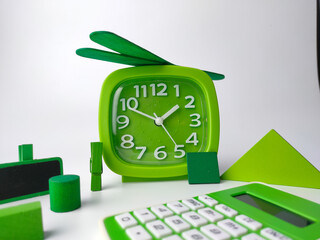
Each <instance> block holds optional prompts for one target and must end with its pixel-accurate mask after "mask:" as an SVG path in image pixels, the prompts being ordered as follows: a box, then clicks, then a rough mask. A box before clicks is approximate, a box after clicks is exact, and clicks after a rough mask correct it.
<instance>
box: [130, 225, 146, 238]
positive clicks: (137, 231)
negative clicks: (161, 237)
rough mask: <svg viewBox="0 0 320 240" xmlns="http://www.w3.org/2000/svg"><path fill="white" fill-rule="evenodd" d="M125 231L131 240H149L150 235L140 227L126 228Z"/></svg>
mask: <svg viewBox="0 0 320 240" xmlns="http://www.w3.org/2000/svg"><path fill="white" fill-rule="evenodd" d="M126 233H127V234H128V236H129V237H130V239H131V240H151V239H152V237H151V235H150V234H149V233H148V232H147V231H146V230H145V229H144V228H143V227H142V226H135V227H132V228H128V229H127V230H126Z"/></svg>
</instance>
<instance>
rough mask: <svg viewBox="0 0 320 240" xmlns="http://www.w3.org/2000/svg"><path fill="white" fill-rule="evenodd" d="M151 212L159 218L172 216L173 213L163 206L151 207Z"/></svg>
mask: <svg viewBox="0 0 320 240" xmlns="http://www.w3.org/2000/svg"><path fill="white" fill-rule="evenodd" d="M151 211H152V212H154V213H155V214H156V215H157V216H158V217H159V218H165V217H168V216H171V215H173V212H172V211H171V210H170V209H168V208H167V207H165V206H163V205H159V206H153V207H151Z"/></svg>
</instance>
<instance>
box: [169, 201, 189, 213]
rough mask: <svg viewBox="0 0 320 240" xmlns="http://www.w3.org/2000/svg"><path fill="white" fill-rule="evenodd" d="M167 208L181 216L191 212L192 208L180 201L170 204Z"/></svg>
mask: <svg viewBox="0 0 320 240" xmlns="http://www.w3.org/2000/svg"><path fill="white" fill-rule="evenodd" d="M167 207H168V208H170V209H171V210H172V211H174V212H175V213H177V214H181V213H184V212H187V211H189V210H190V208H188V207H187V206H185V205H184V204H182V203H181V202H178V201H175V202H171V203H168V204H167Z"/></svg>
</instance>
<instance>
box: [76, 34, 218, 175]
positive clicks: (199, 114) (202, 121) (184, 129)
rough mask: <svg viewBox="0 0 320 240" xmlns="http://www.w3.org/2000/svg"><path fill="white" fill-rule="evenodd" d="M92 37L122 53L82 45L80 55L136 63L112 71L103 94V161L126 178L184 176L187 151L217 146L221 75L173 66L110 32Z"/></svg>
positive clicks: (100, 125)
mask: <svg viewBox="0 0 320 240" xmlns="http://www.w3.org/2000/svg"><path fill="white" fill-rule="evenodd" d="M90 37H91V39H92V40H93V41H95V42H97V43H99V44H101V45H103V46H106V47H108V48H111V49H112V50H115V51H118V52H119V53H120V54H118V53H111V52H106V51H101V50H96V49H91V48H85V49H84V48H82V49H78V50H77V54H78V55H80V56H85V57H89V58H94V59H99V60H105V61H112V62H121V63H125V64H131V65H135V66H136V67H130V68H125V69H120V70H117V71H115V72H113V73H111V74H110V75H109V76H108V77H107V78H106V80H105V82H104V83H103V86H102V90H101V96H100V105H99V134H100V140H101V142H103V157H104V161H105V163H106V164H107V166H108V167H109V168H110V169H111V170H112V171H113V172H115V173H117V174H120V175H122V176H123V181H144V180H159V179H162V180H163V179H185V178H186V175H187V163H186V153H187V152H217V151H218V145H219V108H218V101H217V96H216V92H215V88H214V84H213V82H212V78H215V80H217V79H222V78H223V75H220V74H217V73H209V74H208V72H204V71H202V70H198V69H195V68H188V67H181V66H175V65H173V64H171V63H169V62H167V61H165V60H163V59H161V58H159V57H158V56H156V55H154V54H152V53H150V52H148V51H147V50H145V49H142V48H141V47H139V46H137V45H135V44H133V43H131V42H129V41H127V40H125V39H123V38H121V37H119V36H117V35H115V34H113V33H110V32H95V33H92V34H91V35H90ZM119 41H120V43H119ZM124 44H125V47H124ZM128 48H129V49H130V51H129V50H128ZM124 49H125V50H124ZM141 49H142V50H141ZM133 50H135V51H133ZM139 50H140V51H141V52H140V53H137V51H139ZM128 51H129V52H130V55H129V54H128ZM134 54H135V55H134ZM143 54H144V55H143ZM119 59H120V60H119ZM130 61H131V62H130ZM135 61H136V62H135ZM143 61H151V62H154V63H153V64H150V63H143ZM161 61H162V62H161ZM164 61H165V62H164ZM134 63H135V64H134Z"/></svg>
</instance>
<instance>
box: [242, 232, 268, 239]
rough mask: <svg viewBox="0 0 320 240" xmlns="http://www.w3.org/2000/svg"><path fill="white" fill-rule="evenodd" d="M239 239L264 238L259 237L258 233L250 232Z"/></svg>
mask: <svg viewBox="0 0 320 240" xmlns="http://www.w3.org/2000/svg"><path fill="white" fill-rule="evenodd" d="M241 240H264V238H263V237H260V236H259V235H257V234H255V233H250V234H248V235H246V236H243V237H242V238H241Z"/></svg>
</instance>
